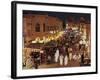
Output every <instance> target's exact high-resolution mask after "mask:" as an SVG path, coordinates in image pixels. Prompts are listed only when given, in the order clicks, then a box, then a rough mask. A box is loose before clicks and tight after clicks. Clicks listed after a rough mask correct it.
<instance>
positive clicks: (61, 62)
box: [59, 55, 64, 66]
mask: <svg viewBox="0 0 100 80" xmlns="http://www.w3.org/2000/svg"><path fill="white" fill-rule="evenodd" d="M63 59H64V57H63V55H60V57H59V61H60V65H61V66H62V65H63Z"/></svg>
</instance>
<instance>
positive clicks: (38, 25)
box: [35, 23, 40, 32]
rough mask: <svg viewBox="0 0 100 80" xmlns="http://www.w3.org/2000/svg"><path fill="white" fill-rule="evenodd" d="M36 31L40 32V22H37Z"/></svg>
mask: <svg viewBox="0 0 100 80" xmlns="http://www.w3.org/2000/svg"><path fill="white" fill-rule="evenodd" d="M35 32H40V24H39V23H37V24H36V26H35Z"/></svg>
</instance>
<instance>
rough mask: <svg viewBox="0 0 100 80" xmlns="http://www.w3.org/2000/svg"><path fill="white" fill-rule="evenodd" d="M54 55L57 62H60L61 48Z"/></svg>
mask: <svg viewBox="0 0 100 80" xmlns="http://www.w3.org/2000/svg"><path fill="white" fill-rule="evenodd" d="M54 56H55V62H58V59H59V49H58V48H57V50H56V53H55V55H54Z"/></svg>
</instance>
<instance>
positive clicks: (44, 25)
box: [43, 23, 45, 32]
mask: <svg viewBox="0 0 100 80" xmlns="http://www.w3.org/2000/svg"><path fill="white" fill-rule="evenodd" d="M43 32H45V23H44V24H43Z"/></svg>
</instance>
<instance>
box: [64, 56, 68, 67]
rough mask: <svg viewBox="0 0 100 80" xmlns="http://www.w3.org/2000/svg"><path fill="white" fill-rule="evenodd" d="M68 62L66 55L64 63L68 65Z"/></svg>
mask: <svg viewBox="0 0 100 80" xmlns="http://www.w3.org/2000/svg"><path fill="white" fill-rule="evenodd" d="M67 64H68V56H67V55H66V56H65V58H64V65H65V66H67Z"/></svg>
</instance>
